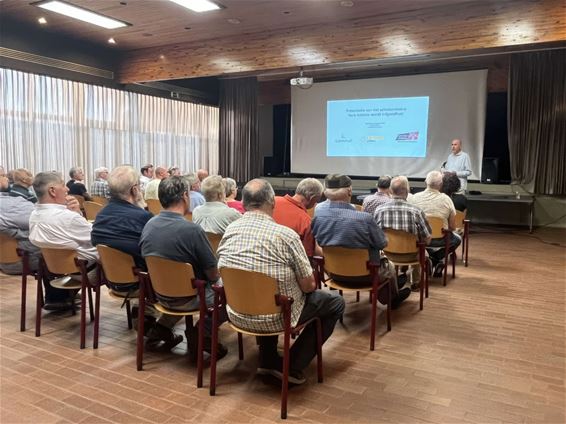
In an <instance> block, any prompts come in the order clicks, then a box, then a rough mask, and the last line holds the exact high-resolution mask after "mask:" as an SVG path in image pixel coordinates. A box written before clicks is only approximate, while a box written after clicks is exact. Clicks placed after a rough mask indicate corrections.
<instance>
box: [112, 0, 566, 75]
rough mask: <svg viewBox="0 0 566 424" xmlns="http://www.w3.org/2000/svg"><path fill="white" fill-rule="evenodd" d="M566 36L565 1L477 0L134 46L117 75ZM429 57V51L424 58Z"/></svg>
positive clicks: (278, 64) (273, 65)
mask: <svg viewBox="0 0 566 424" xmlns="http://www.w3.org/2000/svg"><path fill="white" fill-rule="evenodd" d="M564 40H566V2H564V1H563V0H539V1H527V0H518V1H505V2H495V3H494V2H472V3H464V4H457V5H454V6H449V7H443V8H431V9H424V10H421V11H413V12H406V13H399V14H391V15H385V16H378V17H375V16H373V17H368V18H363V19H354V20H351V21H347V22H342V23H340V24H337V25H334V26H327V25H312V26H305V27H300V28H290V29H287V30H279V31H271V32H264V33H256V34H247V35H242V36H240V37H231V38H218V39H215V40H209V41H203V42H198V43H189V44H176V45H171V46H165V47H160V48H149V49H141V50H136V51H132V52H130V53H128V54H126V55H125V58H124V60H123V61H122V63H121V65H120V67H119V72H118V77H119V79H120V81H121V82H139V81H151V80H164V79H174V78H186V77H189V78H190V77H201V76H209V75H228V74H236V75H238V74H254V73H255V74H257V73H258V72H259V71H267V70H272V69H279V68H287V67H299V66H308V65H317V64H329V63H341V62H349V61H363V60H372V59H380V58H390V57H399V56H407V57H417V58H420V57H423V58H426V55H434V54H445V53H449V52H454V53H458V52H464V51H466V50H474V51H489V50H497V49H502V48H505V47H508V46H532V45H533V44H537V43H551V42H563V41H564ZM423 55H424V56H423Z"/></svg>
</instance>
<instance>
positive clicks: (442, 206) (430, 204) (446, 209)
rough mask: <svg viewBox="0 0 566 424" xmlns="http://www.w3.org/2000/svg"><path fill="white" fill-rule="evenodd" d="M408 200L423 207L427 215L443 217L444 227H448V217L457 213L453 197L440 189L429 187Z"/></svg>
mask: <svg viewBox="0 0 566 424" xmlns="http://www.w3.org/2000/svg"><path fill="white" fill-rule="evenodd" d="M408 202H409V203H410V204H412V205H415V206H417V207H418V208H420V209H422V211H423V212H424V213H425V215H428V216H436V217H438V218H442V227H443V228H448V218H450V216H451V215H455V214H456V209H455V208H454V203H453V202H452V199H450V197H448V196H447V195H446V194H444V193H441V192H439V191H438V190H435V189H432V188H429V187H427V188H426V189H425V190H424V191H421V192H419V193H416V194H415V195H413V196H412V197H411V198H410V199H408Z"/></svg>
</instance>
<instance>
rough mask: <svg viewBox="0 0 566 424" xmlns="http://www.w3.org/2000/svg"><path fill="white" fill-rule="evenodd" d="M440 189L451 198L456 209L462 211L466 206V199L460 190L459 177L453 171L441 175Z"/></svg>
mask: <svg viewBox="0 0 566 424" xmlns="http://www.w3.org/2000/svg"><path fill="white" fill-rule="evenodd" d="M440 191H441V192H442V193H444V194H446V195H447V196H448V197H450V198H451V199H452V202H453V203H454V207H455V208H456V210H457V211H460V212H464V211H465V210H466V208H467V207H468V199H466V196H464V195H463V194H462V193H459V191H460V179H459V178H458V176H457V175H456V174H455V173H454V172H445V173H444V175H443V176H442V188H441V189H440Z"/></svg>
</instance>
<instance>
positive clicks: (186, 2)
mask: <svg viewBox="0 0 566 424" xmlns="http://www.w3.org/2000/svg"><path fill="white" fill-rule="evenodd" d="M170 1H172V2H173V3H177V4H178V5H180V6H183V7H186V8H187V9H190V10H192V11H193V12H199V13H200V12H208V11H210V10H218V9H220V6H219V5H218V4H216V3H213V2H211V1H209V0H170Z"/></svg>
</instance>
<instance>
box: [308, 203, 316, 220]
mask: <svg viewBox="0 0 566 424" xmlns="http://www.w3.org/2000/svg"><path fill="white" fill-rule="evenodd" d="M315 206H316V205H315ZM315 206H313V207H312V208H310V209H307V214H308V215H309V216H310V217H311V218H312V217H313V216H314V208H315Z"/></svg>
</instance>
